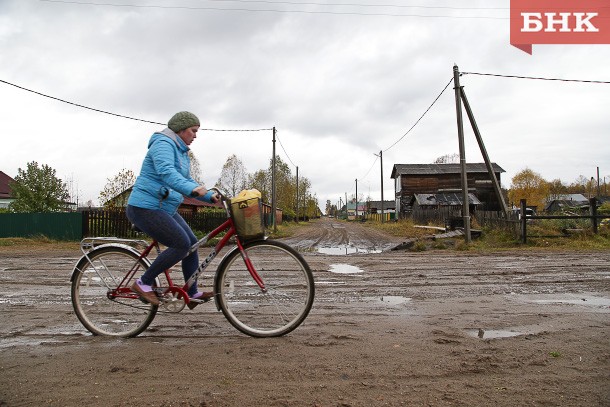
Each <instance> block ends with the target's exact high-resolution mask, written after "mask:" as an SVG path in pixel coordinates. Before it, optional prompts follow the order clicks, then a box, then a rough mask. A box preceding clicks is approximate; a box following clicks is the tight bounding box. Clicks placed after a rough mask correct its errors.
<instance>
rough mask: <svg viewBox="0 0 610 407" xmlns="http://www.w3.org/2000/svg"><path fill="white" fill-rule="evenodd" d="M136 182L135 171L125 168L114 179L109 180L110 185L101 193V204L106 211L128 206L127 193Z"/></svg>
mask: <svg viewBox="0 0 610 407" xmlns="http://www.w3.org/2000/svg"><path fill="white" fill-rule="evenodd" d="M135 182H136V176H135V175H134V173H133V171H131V170H128V169H125V168H123V169H122V170H121V171H119V173H118V174H117V175H115V176H114V177H113V178H108V183H107V184H106V186H105V187H104V189H103V190H102V192H100V203H101V204H102V205H103V206H104V208H106V209H116V208H122V207H124V206H127V200H128V199H129V194H128V193H127V192H126V191H127V190H128V189H129V188H131V187H132V186H133V184H135Z"/></svg>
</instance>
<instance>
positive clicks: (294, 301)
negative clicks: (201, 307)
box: [215, 240, 315, 337]
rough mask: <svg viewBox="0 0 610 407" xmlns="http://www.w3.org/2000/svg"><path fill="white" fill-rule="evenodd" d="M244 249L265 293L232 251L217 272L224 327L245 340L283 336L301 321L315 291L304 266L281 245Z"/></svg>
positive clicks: (251, 245)
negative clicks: (244, 337) (231, 327)
mask: <svg viewBox="0 0 610 407" xmlns="http://www.w3.org/2000/svg"><path fill="white" fill-rule="evenodd" d="M244 249H245V251H246V253H247V255H248V258H249V259H250V261H251V262H252V264H253V265H254V268H255V270H256V271H257V273H258V275H259V276H260V277H261V279H262V281H263V283H264V285H265V290H262V289H261V288H260V287H259V285H258V284H257V283H256V281H254V279H253V278H252V276H251V275H250V273H249V272H248V269H247V268H246V265H245V261H244V259H243V258H242V256H241V253H240V252H239V250H235V251H233V252H232V253H230V254H229V255H228V256H227V258H226V259H224V260H223V262H222V264H221V265H220V266H219V270H218V274H217V277H216V284H215V285H216V294H217V295H216V300H217V301H218V305H219V307H220V309H221V310H222V312H223V314H224V315H225V317H226V318H227V319H228V320H229V322H230V323H231V324H232V325H233V326H234V327H235V328H237V329H238V330H239V331H241V332H243V333H245V334H247V335H250V336H255V337H273V336H281V335H285V334H287V333H288V332H290V331H292V330H294V329H295V328H296V327H298V326H299V325H300V324H301V323H302V322H303V321H304V320H305V318H306V317H307V315H308V314H309V311H310V310H311V307H312V305H313V300H314V293H315V288H314V280H313V275H312V273H311V270H310V268H309V265H308V264H307V262H306V261H305V260H304V259H303V257H302V256H301V255H300V254H299V253H298V252H297V251H296V250H294V249H293V248H291V247H290V246H287V245H285V244H283V243H280V242H275V241H271V240H260V241H255V242H251V243H248V244H246V245H245V246H244Z"/></svg>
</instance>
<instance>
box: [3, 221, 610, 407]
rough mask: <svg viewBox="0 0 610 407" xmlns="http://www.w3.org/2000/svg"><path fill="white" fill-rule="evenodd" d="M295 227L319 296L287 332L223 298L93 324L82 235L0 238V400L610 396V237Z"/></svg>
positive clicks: (606, 401)
mask: <svg viewBox="0 0 610 407" xmlns="http://www.w3.org/2000/svg"><path fill="white" fill-rule="evenodd" d="M406 238H407V237H405V239H406ZM403 240H404V239H403ZM284 241H285V242H287V243H289V244H291V245H292V246H294V247H297V248H298V249H299V250H300V251H302V253H303V255H304V257H305V258H306V260H307V261H308V262H309V264H310V266H311V268H312V270H313V272H314V276H315V279H316V300H315V303H314V307H313V309H312V311H311V314H310V315H309V317H308V318H307V320H306V321H305V322H304V323H303V325H302V326H300V327H299V328H297V329H296V330H295V331H293V332H292V333H290V334H288V335H286V336H284V337H281V338H273V339H255V338H250V337H248V336H245V335H243V334H241V333H239V332H238V331H236V330H235V329H234V328H233V327H232V326H231V325H230V324H229V323H228V322H227V321H226V320H225V319H224V317H223V315H222V313H220V312H218V311H217V310H216V308H215V306H214V304H213V303H208V304H204V305H203V306H199V307H197V308H195V309H194V310H192V311H191V310H188V309H185V310H184V311H182V312H181V313H179V314H164V313H161V314H158V315H157V317H156V318H155V320H154V321H153V323H152V325H151V326H150V327H149V329H148V330H147V331H145V332H144V333H143V334H141V335H140V336H139V337H137V338H132V339H113V338H108V337H96V336H92V335H90V334H89V333H88V332H87V331H86V330H85V329H84V328H83V327H82V326H81V325H80V323H79V322H78V320H77V319H76V317H75V315H74V313H73V311H72V307H71V303H70V286H69V277H70V272H71V269H72V267H73V265H74V263H75V262H76V260H77V259H78V258H79V257H80V251H79V248H78V245H77V244H74V246H73V247H72V246H70V245H68V246H66V245H62V246H61V247H56V246H53V245H46V244H45V245H42V246H38V247H32V246H28V247H15V246H10V247H0V260H1V261H0V304H1V307H0V321H1V324H0V406H34V405H35V406H42V405H49V406H342V407H345V406H473V405H475V406H492V405H494V406H608V405H610V376H609V372H610V339H609V338H610V253H608V252H586V253H583V252H577V251H568V252H566V251H564V252H543V251H531V250H523V251H521V250H515V251H510V252H506V251H505V252H498V253H486V254H477V253H471V252H458V251H454V250H437V251H427V252H421V253H413V252H407V251H388V249H389V248H391V247H394V246H396V245H397V244H398V243H400V242H401V239H396V238H392V237H388V236H384V235H383V234H381V233H379V232H376V231H372V230H371V229H367V228H366V227H365V226H363V225H360V224H353V223H343V222H335V221H332V220H329V219H323V220H319V221H314V222H311V223H310V224H308V225H307V226H306V227H303V228H301V229H299V231H298V233H297V234H296V235H294V236H293V237H291V238H288V239H284ZM206 251H209V249H202V250H201V252H202V254H205V253H206ZM346 253H347V254H346ZM217 262H218V260H215V263H217ZM212 266H214V264H213V265H212ZM213 269H214V267H212V268H211V269H210V270H213ZM174 274H175V275H179V274H180V273H179V272H177V271H176V273H174ZM205 277H206V278H205V279H204V281H203V283H204V284H206V283H207V284H208V287H209V283H210V281H211V280H212V278H213V274H212V272H210V273H207V274H205Z"/></svg>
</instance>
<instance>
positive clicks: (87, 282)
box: [72, 246, 158, 337]
mask: <svg viewBox="0 0 610 407" xmlns="http://www.w3.org/2000/svg"><path fill="white" fill-rule="evenodd" d="M148 266H149V264H148V263H147V262H146V261H145V260H144V259H139V256H138V255H137V254H136V253H134V252H132V251H130V250H129V249H126V248H123V247H118V246H106V247H100V248H97V249H94V250H92V251H90V252H89V253H88V254H87V256H84V257H82V258H81V259H80V261H79V263H78V264H77V266H76V269H75V271H74V274H73V275H72V306H73V307H74V312H75V313H76V316H77V317H78V319H79V320H80V322H81V323H82V324H83V325H84V326H85V328H87V330H89V331H90V332H91V333H92V334H94V335H108V336H121V337H133V336H136V335H138V334H140V333H141V332H142V331H144V330H145V329H146V328H147V327H148V326H149V325H150V323H151V322H152V320H153V319H154V317H155V315H156V313H157V309H158V306H154V305H151V304H147V303H144V302H142V301H141V300H140V299H139V297H138V296H137V295H136V294H135V293H132V292H131V290H129V285H128V284H130V282H134V281H135V279H136V278H138V277H139V276H140V275H141V274H142V273H143V272H144V271H145V270H146V269H147V268H148ZM126 276H129V281H127V279H125V277H126ZM124 280H125V281H124Z"/></svg>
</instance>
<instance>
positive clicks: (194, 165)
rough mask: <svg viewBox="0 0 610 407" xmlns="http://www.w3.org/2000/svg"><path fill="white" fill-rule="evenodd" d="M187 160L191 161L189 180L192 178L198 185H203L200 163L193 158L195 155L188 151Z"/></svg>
mask: <svg viewBox="0 0 610 407" xmlns="http://www.w3.org/2000/svg"><path fill="white" fill-rule="evenodd" d="M189 159H190V160H191V178H193V179H194V180H195V181H196V182H197V183H198V184H199V185H205V183H204V182H203V172H202V171H201V163H200V162H199V160H198V159H197V157H196V156H195V153H193V150H189Z"/></svg>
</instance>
